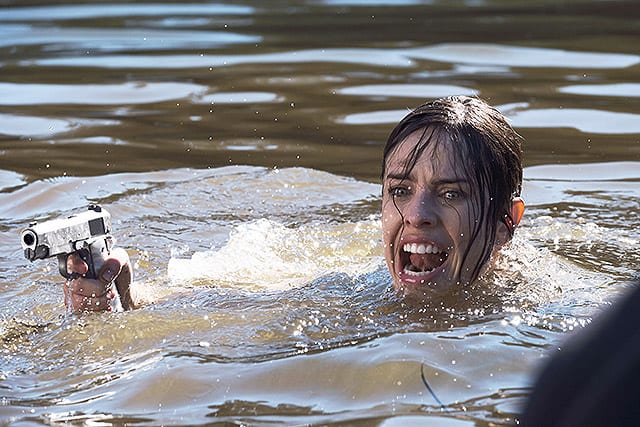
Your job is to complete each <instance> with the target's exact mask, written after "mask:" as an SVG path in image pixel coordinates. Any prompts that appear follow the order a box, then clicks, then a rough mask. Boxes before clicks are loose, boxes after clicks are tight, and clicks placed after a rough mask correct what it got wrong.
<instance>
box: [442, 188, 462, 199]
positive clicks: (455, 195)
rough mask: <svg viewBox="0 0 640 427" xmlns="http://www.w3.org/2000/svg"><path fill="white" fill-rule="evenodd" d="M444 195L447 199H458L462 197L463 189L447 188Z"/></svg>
mask: <svg viewBox="0 0 640 427" xmlns="http://www.w3.org/2000/svg"><path fill="white" fill-rule="evenodd" d="M442 197H443V198H444V199H445V200H456V199H459V198H460V197H462V191H458V190H445V191H443V192H442Z"/></svg>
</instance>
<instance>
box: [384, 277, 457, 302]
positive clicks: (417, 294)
mask: <svg viewBox="0 0 640 427" xmlns="http://www.w3.org/2000/svg"><path fill="white" fill-rule="evenodd" d="M438 279H439V280H436V278H435V277H432V278H431V279H427V278H424V279H421V278H418V279H416V278H413V277H412V278H408V279H407V278H403V277H402V275H399V276H398V277H396V278H395V280H394V282H393V286H394V288H395V290H396V291H397V292H398V293H399V294H400V295H402V296H404V297H409V298H412V299H419V300H431V299H438V298H442V297H444V296H447V295H450V294H451V293H453V292H454V291H455V290H456V289H458V287H459V285H460V282H457V281H455V280H446V279H445V278H442V277H440V278H438Z"/></svg>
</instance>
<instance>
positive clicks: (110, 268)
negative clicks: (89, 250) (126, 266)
mask: <svg viewBox="0 0 640 427" xmlns="http://www.w3.org/2000/svg"><path fill="white" fill-rule="evenodd" d="M121 268H122V265H121V264H120V261H118V260H117V259H115V258H109V259H108V260H106V261H105V262H104V265H103V266H102V268H101V269H100V274H99V279H100V281H101V282H102V283H103V284H105V285H108V284H110V283H111V282H112V281H113V279H115V278H116V277H118V274H120V269H121Z"/></svg>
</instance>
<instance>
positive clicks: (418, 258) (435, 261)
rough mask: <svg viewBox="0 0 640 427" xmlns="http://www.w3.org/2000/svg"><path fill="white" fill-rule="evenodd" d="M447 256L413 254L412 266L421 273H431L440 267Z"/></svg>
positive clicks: (411, 257)
mask: <svg viewBox="0 0 640 427" xmlns="http://www.w3.org/2000/svg"><path fill="white" fill-rule="evenodd" d="M446 257H447V256H446V255H445V254H411V256H410V257H409V259H410V260H411V264H412V265H413V266H414V267H416V268H417V269H419V270H421V271H430V270H433V269H434V268H437V267H440V266H441V265H442V263H443V262H444V260H445V259H446Z"/></svg>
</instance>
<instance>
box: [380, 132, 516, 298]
mask: <svg viewBox="0 0 640 427" xmlns="http://www.w3.org/2000/svg"><path fill="white" fill-rule="evenodd" d="M421 134H422V131H417V132H415V133H413V134H411V135H409V136H408V137H407V138H406V139H405V140H404V141H402V142H401V143H400V144H399V145H398V146H397V147H396V148H395V150H394V151H393V152H391V153H390V154H389V156H388V158H387V160H386V170H385V176H384V177H383V196H382V231H383V240H384V255H385V259H386V261H387V266H388V267H389V271H390V272H391V275H392V277H393V282H394V287H395V288H396V290H397V291H399V292H400V293H401V294H403V295H406V296H415V297H420V298H427V299H429V298H431V297H434V296H443V295H445V294H449V293H451V292H452V291H453V290H456V289H460V288H461V287H463V286H465V285H467V284H469V283H470V282H471V281H472V280H473V279H474V277H472V275H473V270H474V267H475V266H476V265H477V264H478V263H479V260H480V259H481V257H482V252H483V249H484V247H485V245H486V244H487V237H486V235H487V233H486V228H487V227H486V225H482V226H481V228H480V234H479V238H476V239H474V240H473V241H471V239H470V236H471V234H472V227H474V224H475V222H476V221H477V220H478V218H479V217H480V215H479V212H478V208H477V206H478V203H477V200H478V197H480V195H478V194H474V193H478V191H477V190H475V191H474V189H473V188H472V187H471V185H470V183H469V182H468V180H467V179H466V177H465V176H464V173H463V171H462V170H461V168H460V167H458V166H457V165H456V161H455V158H454V155H453V153H452V149H451V146H450V143H449V142H448V141H446V140H443V141H441V143H439V144H435V148H434V144H430V145H429V146H428V147H427V148H426V150H425V151H424V152H423V153H422V154H421V156H420V157H419V158H418V160H417V162H416V164H415V166H414V167H413V168H412V169H411V170H410V171H409V172H408V173H407V171H406V168H405V164H406V162H407V161H408V160H407V159H409V158H410V154H411V152H412V150H413V149H414V148H415V146H416V144H417V143H418V141H419V138H420V135H421ZM434 150H435V151H434ZM482 197H486V195H482ZM496 240H498V244H496V245H494V248H497V247H499V246H500V244H501V243H504V242H506V241H507V240H508V230H507V227H506V226H505V225H504V224H503V223H502V222H499V223H498V227H497V235H496ZM492 244H493V243H492ZM466 251H468V252H467V254H466V256H465V255H464V254H465V252H466Z"/></svg>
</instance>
